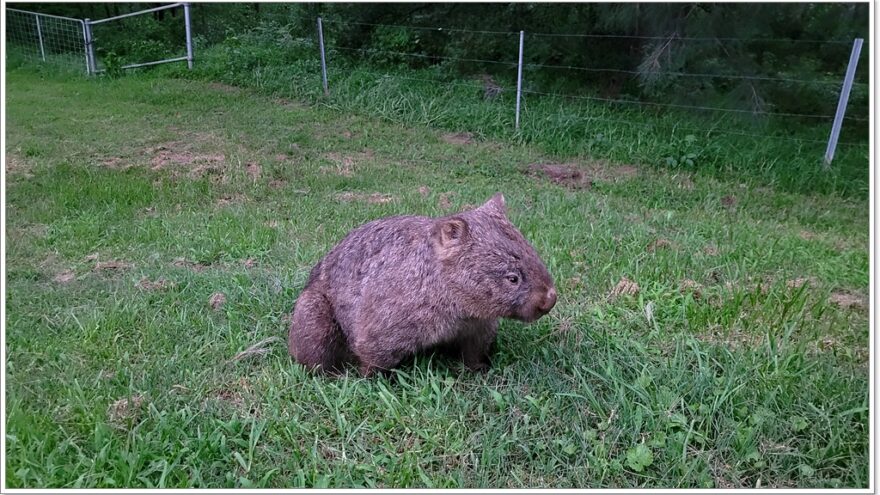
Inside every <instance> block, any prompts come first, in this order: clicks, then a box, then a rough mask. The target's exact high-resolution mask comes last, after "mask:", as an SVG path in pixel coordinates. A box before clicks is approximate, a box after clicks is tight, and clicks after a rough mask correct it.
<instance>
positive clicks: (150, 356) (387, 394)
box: [4, 68, 869, 488]
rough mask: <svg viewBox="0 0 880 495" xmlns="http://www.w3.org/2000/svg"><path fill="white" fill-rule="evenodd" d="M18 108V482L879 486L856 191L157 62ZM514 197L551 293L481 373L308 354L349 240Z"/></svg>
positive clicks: (14, 104)
mask: <svg viewBox="0 0 880 495" xmlns="http://www.w3.org/2000/svg"><path fill="white" fill-rule="evenodd" d="M4 103H5V104H4V107H5V112H6V118H7V121H6V122H7V128H6V147H5V155H6V191H5V194H6V196H5V198H6V201H5V203H6V214H7V217H6V230H5V235H6V259H5V262H6V320H5V332H6V334H5V335H6V348H5V352H6V380H5V382H4V386H5V388H6V404H5V414H6V437H5V442H6V452H5V454H6V455H5V456H4V457H5V463H6V473H7V486H8V487H34V488H36V487H299V486H306V487H328V486H329V487H642V486H643V487H719V488H722V487H723V488H730V487H755V486H761V487H866V486H868V473H869V469H868V460H869V452H868V433H869V431H868V428H869V423H868V414H869V413H868V407H869V402H868V379H869V367H868V359H869V358H868V356H869V354H868V330H869V328H868V327H869V323H868V248H869V246H868V208H867V206H868V201H867V199H864V198H853V199H849V198H846V197H835V196H825V195H816V194H813V195H800V194H795V193H791V192H783V191H780V190H775V189H773V188H771V187H767V186H766V185H764V184H761V183H758V182H754V181H740V180H728V179H723V178H719V177H718V176H717V175H711V176H710V175H702V174H698V173H697V174H688V173H673V172H669V171H663V170H660V169H657V168H652V167H647V166H642V165H640V164H639V163H608V162H600V161H593V160H591V159H589V158H588V157H565V156H550V155H546V154H543V153H542V152H539V151H538V150H537V149H535V148H531V147H529V146H527V145H516V144H508V143H504V142H496V141H491V140H486V139H480V138H479V137H475V136H468V135H462V134H459V135H446V134H444V133H443V132H441V131H435V130H431V129H428V128H425V127H404V126H400V125H395V124H390V123H387V122H383V121H379V120H376V119H373V118H369V117H366V116H354V115H348V114H344V113H340V112H339V111H337V110H334V109H332V108H327V107H325V106H323V105H320V104H310V105H309V104H303V103H298V102H296V101H290V100H279V99H274V98H269V97H265V96H260V95H257V94H253V93H251V92H249V91H246V90H242V89H238V88H234V87H230V86H224V85H219V84H210V83H204V82H194V81H185V80H180V79H172V78H161V77H150V76H149V75H143V76H131V77H126V78H123V79H118V80H103V79H102V80H86V79H84V78H80V77H64V76H50V75H46V74H41V73H39V72H35V71H31V70H28V69H26V68H22V69H16V70H13V71H11V72H9V73H7V86H6V101H5V102H4ZM780 159H783V160H784V157H780ZM865 166H866V167H867V163H866V165H865ZM573 171H577V173H574V172H573ZM548 174H549V175H548ZM499 191H500V192H503V193H504V194H505V196H506V198H507V203H508V208H509V210H510V216H511V219H512V220H513V222H514V223H515V224H516V225H518V226H519V228H520V229H521V230H522V232H523V234H524V235H525V236H526V237H527V238H528V239H530V241H531V242H532V243H533V245H534V246H535V247H536V249H537V250H538V252H539V253H540V254H541V255H542V257H543V259H544V260H545V262H546V264H547V266H548V268H549V270H550V272H551V273H552V274H553V276H554V277H555V279H556V283H557V286H558V290H559V294H560V296H559V302H558V304H557V306H556V308H555V309H554V310H553V312H552V313H551V314H550V315H548V316H547V317H545V318H543V319H541V320H540V321H538V322H537V323H535V324H533V325H531V326H526V325H523V324H521V323H518V322H512V321H504V322H503V323H502V325H501V329H500V332H499V342H498V346H497V347H498V350H497V353H496V354H495V356H494V361H493V368H492V369H491V370H490V371H489V372H488V373H486V374H472V373H470V372H468V371H466V370H465V369H464V368H463V366H462V365H461V364H460V363H458V362H455V361H449V360H446V359H442V358H439V357H436V356H431V355H424V356H419V357H418V358H416V359H415V360H414V362H409V363H406V364H404V365H403V366H401V368H400V369H399V370H397V371H396V372H394V373H393V374H392V376H390V377H377V378H371V379H362V378H360V377H359V376H358V375H357V373H356V372H355V371H354V370H351V371H350V372H349V373H348V374H347V375H346V376H343V377H339V378H328V377H324V376H318V375H313V374H311V373H308V372H306V371H305V370H303V369H302V368H300V367H299V366H298V365H296V364H295V363H293V362H292V360H291V359H290V357H289V356H288V355H287V351H286V345H285V339H286V333H287V328H286V326H287V321H288V320H287V318H288V315H289V312H290V310H291V308H292V306H293V304H294V302H295V300H296V297H297V294H298V293H299V291H300V290H301V288H302V287H303V285H304V283H305V281H306V278H307V275H308V272H309V270H310V269H311V267H312V266H313V265H314V263H315V262H317V261H318V259H320V257H321V256H323V255H324V253H326V251H327V250H329V249H330V248H331V247H332V246H333V245H334V244H335V243H336V242H337V241H338V240H340V239H341V238H342V237H343V236H344V235H345V234H346V233H347V232H348V231H349V230H350V229H352V228H353V227H355V226H357V225H359V224H362V223H364V222H367V221H369V220H372V219H376V218H379V217H383V216H388V215H395V214H423V215H444V214H450V213H453V212H455V211H456V210H460V209H463V208H466V207H467V206H468V205H476V204H479V203H482V202H483V201H485V200H486V199H487V198H489V197H490V196H491V195H492V194H493V193H495V192H499Z"/></svg>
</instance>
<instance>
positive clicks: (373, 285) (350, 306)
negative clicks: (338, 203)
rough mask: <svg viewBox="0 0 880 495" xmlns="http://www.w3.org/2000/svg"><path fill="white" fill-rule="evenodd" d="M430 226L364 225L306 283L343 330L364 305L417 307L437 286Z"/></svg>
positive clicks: (411, 219)
mask: <svg viewBox="0 0 880 495" xmlns="http://www.w3.org/2000/svg"><path fill="white" fill-rule="evenodd" d="M433 225H434V220H433V219H431V218H428V217H422V216H397V217H389V218H383V219H380V220H375V221H372V222H369V223H366V224H364V225H362V226H360V227H358V228H356V229H354V230H352V231H351V232H350V233H349V234H348V235H347V236H346V237H345V238H344V239H343V240H342V241H341V242H340V243H339V244H338V245H336V246H335V247H334V248H333V249H332V250H331V251H330V252H329V253H327V256H325V257H324V259H322V260H321V262H320V264H319V266H317V267H315V269H316V270H317V271H318V273H313V274H312V277H311V278H310V281H309V283H310V284H311V283H312V280H311V279H315V278H316V279H317V280H315V282H316V283H320V284H321V285H322V286H323V287H322V288H323V290H325V291H326V294H327V295H328V296H329V298H330V300H331V301H332V304H333V306H334V309H335V312H336V318H337V320H338V321H339V323H340V325H341V326H342V328H343V329H345V328H349V327H351V326H352V325H353V324H354V319H355V318H356V315H357V312H358V311H359V310H361V309H362V308H363V307H364V306H365V305H369V306H371V307H372V306H376V305H379V304H381V305H391V306H394V307H397V308H401V307H406V306H413V307H415V306H419V305H421V304H423V303H424V302H425V301H424V297H426V295H427V292H428V291H427V288H428V287H432V286H434V287H435V288H436V285H437V280H436V279H437V274H438V270H437V264H436V256H435V254H434V250H433V247H432V245H431V242H430V239H431V235H430V234H431V229H432V227H433Z"/></svg>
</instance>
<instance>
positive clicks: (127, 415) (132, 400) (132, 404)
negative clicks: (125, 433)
mask: <svg viewBox="0 0 880 495" xmlns="http://www.w3.org/2000/svg"><path fill="white" fill-rule="evenodd" d="M143 404H144V396H143V395H140V394H137V395H134V396H132V397H125V398H122V399H119V400H117V401H115V402H113V403H112V404H110V407H109V408H107V419H108V421H109V423H110V424H111V425H112V426H114V427H116V428H124V427H125V426H126V425H127V424H128V423H129V422H133V421H134V420H136V419H137V417H138V415H139V414H140V411H141V406H143Z"/></svg>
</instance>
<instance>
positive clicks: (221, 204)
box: [214, 194, 247, 208]
mask: <svg viewBox="0 0 880 495" xmlns="http://www.w3.org/2000/svg"><path fill="white" fill-rule="evenodd" d="M245 201H247V196H245V195H243V194H233V195H227V196H223V197H221V198H220V199H218V200H217V201H216V202H215V203H214V204H215V205H217V208H225V207H227V206H230V205H234V204H239V203H244V202H245Z"/></svg>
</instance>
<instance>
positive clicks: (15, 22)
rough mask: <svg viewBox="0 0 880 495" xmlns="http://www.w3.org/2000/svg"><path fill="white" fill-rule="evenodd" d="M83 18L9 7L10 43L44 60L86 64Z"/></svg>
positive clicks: (8, 45) (31, 56)
mask: <svg viewBox="0 0 880 495" xmlns="http://www.w3.org/2000/svg"><path fill="white" fill-rule="evenodd" d="M84 33H85V31H84V26H83V21H82V20H80V19H73V18H69V17H61V16H53V15H47V14H37V13H34V12H26V11H22V10H17V9H9V8H7V9H6V45H7V47H14V48H15V49H16V50H17V51H18V52H19V53H21V54H22V55H24V56H26V57H28V58H31V59H34V60H40V61H42V62H52V63H56V64H63V65H67V66H78V67H82V68H83V69H85V67H86V49H85V46H86V43H85V35H84Z"/></svg>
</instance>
